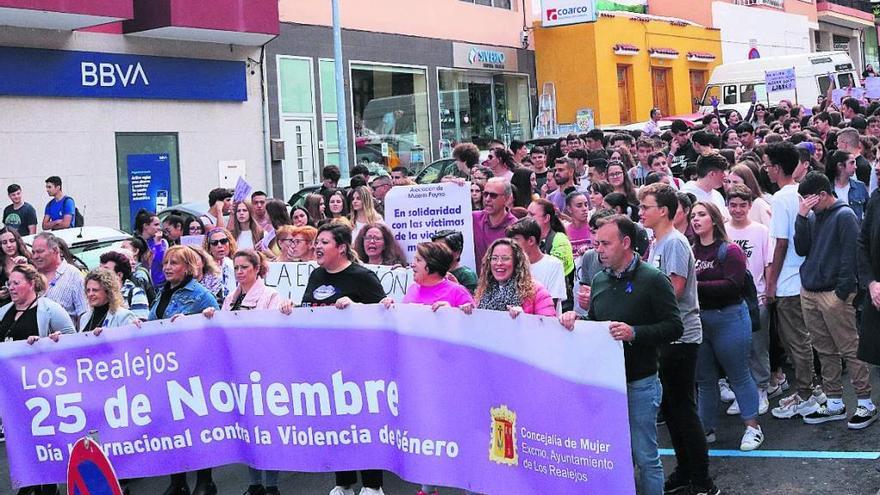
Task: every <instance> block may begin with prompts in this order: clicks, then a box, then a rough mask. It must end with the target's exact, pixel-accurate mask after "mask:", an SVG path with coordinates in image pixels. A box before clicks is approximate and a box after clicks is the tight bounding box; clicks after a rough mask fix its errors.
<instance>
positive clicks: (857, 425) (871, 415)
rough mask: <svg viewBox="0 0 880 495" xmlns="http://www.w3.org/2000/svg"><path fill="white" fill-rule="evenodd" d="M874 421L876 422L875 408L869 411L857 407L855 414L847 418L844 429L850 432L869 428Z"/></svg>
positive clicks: (862, 407) (865, 408)
mask: <svg viewBox="0 0 880 495" xmlns="http://www.w3.org/2000/svg"><path fill="white" fill-rule="evenodd" d="M874 421H877V408H876V407H875V408H874V409H871V410H870V411H869V410H868V408H867V407H864V406H859V407H857V408H856V413H855V414H853V415H852V417H851V418H849V422H847V423H846V427H847V428H849V429H850V430H861V429H864V428H867V427H869V426H871V424H872V423H873V422H874Z"/></svg>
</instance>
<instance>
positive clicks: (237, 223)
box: [229, 201, 264, 249]
mask: <svg viewBox="0 0 880 495" xmlns="http://www.w3.org/2000/svg"><path fill="white" fill-rule="evenodd" d="M229 225H230V227H231V230H232V237H234V238H235V242H236V243H237V244H238V247H239V249H249V248H258V246H260V242H261V241H262V240H263V235H264V232H263V228H262V227H260V224H259V223H257V220H256V218H254V207H253V206H252V205H251V202H250V201H239V202H238V203H236V204H235V207H234V208H233V209H232V218H230V220H229Z"/></svg>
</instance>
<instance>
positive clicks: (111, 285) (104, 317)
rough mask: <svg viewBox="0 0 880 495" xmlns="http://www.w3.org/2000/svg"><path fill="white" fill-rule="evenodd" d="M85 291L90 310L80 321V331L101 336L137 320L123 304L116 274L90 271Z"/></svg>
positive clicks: (98, 270) (101, 270)
mask: <svg viewBox="0 0 880 495" xmlns="http://www.w3.org/2000/svg"><path fill="white" fill-rule="evenodd" d="M85 291H86V299H87V300H88V302H89V310H88V311H86V312H85V313H83V315H82V316H81V317H80V319H79V328H80V331H82V332H89V331H91V332H92V333H94V334H95V335H100V334H101V332H102V331H103V330H104V329H105V328H113V327H124V326H126V325H128V324H129V323H134V322H135V320H137V317H136V316H135V315H134V313H132V312H131V311H129V310H128V309H126V307H125V305H124V304H123V303H122V289H121V288H120V285H119V277H117V276H116V274H115V273H114V272H111V271H110V270H105V269H103V268H98V269H95V270H92V271H90V272H89V274H88V275H86V278H85Z"/></svg>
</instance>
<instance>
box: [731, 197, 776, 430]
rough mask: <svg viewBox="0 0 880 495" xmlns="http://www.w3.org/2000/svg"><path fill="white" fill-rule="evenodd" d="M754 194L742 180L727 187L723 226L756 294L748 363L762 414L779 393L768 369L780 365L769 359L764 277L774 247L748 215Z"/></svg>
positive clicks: (736, 410) (734, 406) (762, 227)
mask: <svg viewBox="0 0 880 495" xmlns="http://www.w3.org/2000/svg"><path fill="white" fill-rule="evenodd" d="M752 201H754V196H753V194H752V191H751V190H750V189H749V188H748V187H747V186H745V185H744V184H734V185H733V186H732V187H731V188H730V190H729V191H727V211H729V212H730V220H729V221H728V222H727V224H726V226H725V228H726V229H727V235H728V236H730V242H733V243H735V244H737V245H738V246H739V247H740V248H741V249H742V250H743V253H744V254H745V256H746V262H747V263H746V268H747V269H748V271H749V274H751V277H752V280H753V281H754V286H755V294H756V296H757V297H756V308H757V310H758V311H757V312H758V317H757V318H754V319H753V321H752V330H753V332H752V352H751V356H750V357H749V367H750V368H751V370H752V378H754V379H755V383H757V384H758V395H759V397H758V412H759V413H760V414H765V413H766V412H767V410H768V409H769V408H770V397H778V396H780V395H782V391H783V384H782V383H778V382H777V383H775V384H773V385H772V386H771V384H770V382H771V378H772V374H771V370H772V369H779V368H781V365H780V364H779V363H772V364H775V365H776V366H775V367H772V368H771V362H770V361H771V359H770V313H769V310H768V308H767V297H766V295H765V294H766V288H767V283H766V278H765V273H766V270H767V267H768V266H770V262H771V261H773V249H772V247H771V245H770V229H768V228H767V227H766V226H765V225H762V224H760V223H758V222H753V221H752V220H751V219H750V218H749V211H750V210H751V208H752ZM727 414H729V415H731V416H733V415H736V414H739V404H738V403H737V402H736V401H735V400H734V401H733V403H732V404H731V405H730V408H728V409H727Z"/></svg>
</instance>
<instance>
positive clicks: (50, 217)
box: [43, 175, 78, 230]
mask: <svg viewBox="0 0 880 495" xmlns="http://www.w3.org/2000/svg"><path fill="white" fill-rule="evenodd" d="M46 194H48V195H49V196H50V197H51V198H52V199H50V200H49V202H48V203H46V209H45V210H44V212H43V230H61V229H68V228H70V227H75V226H76V218H77V216H78V215H77V209H76V202H75V201H74V200H73V198H71V197H70V196H67V195H65V194H64V191H63V190H62V188H61V177H58V176H57V175H53V176H51V177H49V178H48V179H46Z"/></svg>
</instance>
